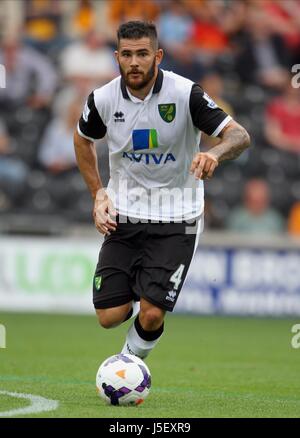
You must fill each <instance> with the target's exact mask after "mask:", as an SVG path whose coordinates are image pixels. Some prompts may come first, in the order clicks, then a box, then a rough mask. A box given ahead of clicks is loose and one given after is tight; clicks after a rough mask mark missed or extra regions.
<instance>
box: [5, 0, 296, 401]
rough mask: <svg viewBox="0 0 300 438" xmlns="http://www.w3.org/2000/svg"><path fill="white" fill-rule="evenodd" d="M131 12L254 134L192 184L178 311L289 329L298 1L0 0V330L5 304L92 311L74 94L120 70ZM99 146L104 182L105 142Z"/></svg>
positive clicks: (82, 95)
mask: <svg viewBox="0 0 300 438" xmlns="http://www.w3.org/2000/svg"><path fill="white" fill-rule="evenodd" d="M129 19H146V20H151V21H154V22H155V23H156V24H157V27H158V32H159V37H160V45H161V47H163V48H164V49H165V57H164V60H163V63H162V65H161V67H162V68H163V69H166V70H173V71H174V72H176V73H178V74H182V75H183V76H185V77H188V78H190V79H192V80H193V81H195V82H199V83H200V84H201V85H202V86H203V88H204V89H205V90H206V92H207V93H208V94H209V95H210V96H211V97H212V98H214V99H215V100H216V101H217V103H218V104H219V105H220V106H221V107H223V108H224V110H226V111H227V112H229V113H230V114H232V115H233V116H234V117H235V119H236V120H237V121H239V122H240V123H241V124H242V125H243V126H245V127H246V128H247V130H248V131H249V133H250V135H251V139H252V147H251V148H250V149H249V150H248V151H247V152H246V153H244V154H243V155H242V156H241V157H240V158H239V159H238V160H236V161H234V162H228V163H226V164H224V165H222V166H220V167H219V168H218V169H217V171H216V174H215V176H214V177H213V179H212V180H210V181H209V182H206V183H205V189H206V217H205V232H204V234H203V237H202V239H200V245H199V248H198V251H197V253H196V256H195V259H194V262H193V265H192V267H191V271H190V275H189V278H188V280H187V282H186V284H185V288H184V290H183V292H182V296H181V297H180V300H179V302H178V306H177V311H178V312H184V313H186V312H192V313H199V314H206V315H212V314H214V315H216V314H217V315H239V316H241V315H242V316H246V315H251V316H267V317H270V316H271V317H274V316H276V317H278V316H280V317H290V321H294V322H295V317H296V316H299V315H300V269H299V267H300V179H299V176H300V172H299V170H300V88H299V87H300V77H297V73H298V72H299V71H300V1H299V0H181V1H180V0H142V1H140V0H124V1H122V0H102V1H100V0H99V1H92V0H72V1H70V0H13V1H11V0H1V3H0V38H1V39H0V66H1V65H3V66H4V67H5V72H6V75H4V74H3V69H1V70H0V74H1V78H0V80H1V82H0V312H3V313H0V323H1V322H5V321H7V323H8V322H9V321H10V318H9V314H8V313H4V312H6V311H18V312H23V311H24V312H25V311H29V312H31V311H43V312H72V313H86V312H87V313H93V309H92V304H91V291H90V289H91V283H92V276H93V272H94V267H95V263H96V260H97V255H98V251H99V247H100V244H101V236H100V235H99V234H98V233H97V232H96V230H94V228H93V221H92V215H91V211H92V201H91V199H90V195H89V193H88V192H87V189H86V187H85V185H84V183H83V180H82V178H81V176H80V174H79V172H78V170H77V168H76V162H75V156H74V151H73V142H72V137H73V131H74V129H75V126H76V123H77V120H78V118H79V116H80V113H81V111H82V107H83V104H84V101H85V99H86V97H87V95H88V94H89V93H90V91H91V90H93V89H94V88H96V87H99V86H101V85H102V84H104V83H106V82H107V81H109V80H111V79H112V78H114V77H115V76H117V75H118V68H117V65H116V63H115V61H114V57H113V51H114V48H115V32H116V29H117V27H118V25H119V23H120V22H122V21H126V20H129ZM4 76H5V77H4ZM298 76H299V75H298ZM4 80H5V81H4ZM3 85H5V86H3ZM212 144H213V143H212V140H211V139H210V138H207V137H205V136H204V137H203V139H202V148H203V149H207V148H209V147H211V145H212ZM97 149H98V155H99V167H100V172H101V175H102V179H103V182H104V184H106V183H107V181H108V178H109V169H108V151H107V145H106V143H105V139H104V140H103V141H101V142H99V143H98V144H97ZM14 318H16V319H14ZM20 318H21V316H20ZM293 318H294V319H293ZM11 321H12V324H18V318H17V316H15V317H12V320H11ZM22 321H23V320H22ZM22 321H21V322H22ZM24 321H26V322H24V323H23V325H22V323H21V325H20V327H23V328H25V327H26V326H27V324H28V322H29V321H30V318H29V319H26V320H24ZM32 321H35V320H34V317H32ZM93 323H94V324H96V323H95V321H93ZM224 327H225V328H226V323H224ZM290 327H291V324H290V325H288V326H287V338H285V341H286V342H287V345H286V348H287V349H288V348H290V346H289V342H290V341H289V337H290V336H291V332H290ZM8 332H9V331H8ZM258 337H259V335H258ZM83 342H84V341H83ZM268 342H269V340H268ZM265 345H266V348H267V341H266V344H265ZM274 348H275V346H274ZM91 349H92V347H91ZM106 353H107V355H108V354H110V353H111V354H113V351H110V350H109V349H107V351H106ZM1 354H4V353H2V352H1ZM284 354H285V353H284V351H283V352H282V359H284V357H285V356H284ZM266 360H268V359H266ZM269 360H271V359H270V358H269ZM7 369H9V367H8V368H7ZM266 373H267V371H266ZM284 383H285V382H284V380H283V384H284ZM298 402H299V401H297V403H298Z"/></svg>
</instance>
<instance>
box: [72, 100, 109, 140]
mask: <svg viewBox="0 0 300 438" xmlns="http://www.w3.org/2000/svg"><path fill="white" fill-rule="evenodd" d="M77 130H78V134H79V135H81V137H84V138H86V139H87V140H91V141H94V140H98V139H99V138H103V137H104V136H105V134H106V126H105V124H104V123H103V120H102V119H101V117H100V114H99V112H98V110H97V108H96V105H95V100H94V93H91V94H90V95H89V97H88V99H87V101H86V103H85V105H84V109H83V113H82V115H81V117H80V119H79V123H78V126H77Z"/></svg>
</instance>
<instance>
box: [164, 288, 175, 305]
mask: <svg viewBox="0 0 300 438" xmlns="http://www.w3.org/2000/svg"><path fill="white" fill-rule="evenodd" d="M175 298H176V292H175V291H174V290H170V291H169V292H168V295H167V296H166V300H167V301H171V302H172V303H174V301H175Z"/></svg>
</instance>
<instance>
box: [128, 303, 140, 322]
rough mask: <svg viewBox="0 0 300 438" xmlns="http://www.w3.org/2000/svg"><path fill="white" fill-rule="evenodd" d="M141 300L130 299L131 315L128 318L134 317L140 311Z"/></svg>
mask: <svg viewBox="0 0 300 438" xmlns="http://www.w3.org/2000/svg"><path fill="white" fill-rule="evenodd" d="M140 308H141V302H140V301H132V315H131V317H130V319H132V318H134V317H135V316H136V315H137V314H138V313H139V311H140Z"/></svg>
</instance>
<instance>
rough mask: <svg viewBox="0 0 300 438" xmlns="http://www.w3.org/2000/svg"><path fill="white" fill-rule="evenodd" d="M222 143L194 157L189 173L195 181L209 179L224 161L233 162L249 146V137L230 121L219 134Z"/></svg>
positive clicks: (235, 123) (236, 124)
mask: <svg viewBox="0 0 300 438" xmlns="http://www.w3.org/2000/svg"><path fill="white" fill-rule="evenodd" d="M219 137H220V138H221V139H222V141H221V142H220V143H219V144H218V145H216V146H214V147H213V148H212V149H210V150H209V152H199V153H198V154H196V155H195V157H194V159H193V162H192V165H191V169H190V172H191V173H194V175H195V178H196V179H206V178H211V177H212V175H213V173H214V171H215V168H216V167H217V166H218V165H219V163H221V162H222V161H225V160H234V159H235V158H237V157H238V156H239V155H240V154H241V153H242V152H243V151H244V150H245V149H247V148H248V147H249V146H250V137H249V134H248V132H247V131H246V129H245V128H243V127H242V126H241V125H239V124H238V123H237V122H235V121H234V120H231V121H230V122H229V123H228V124H227V125H226V126H225V128H224V129H223V130H222V131H221V133H220V134H219Z"/></svg>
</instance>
